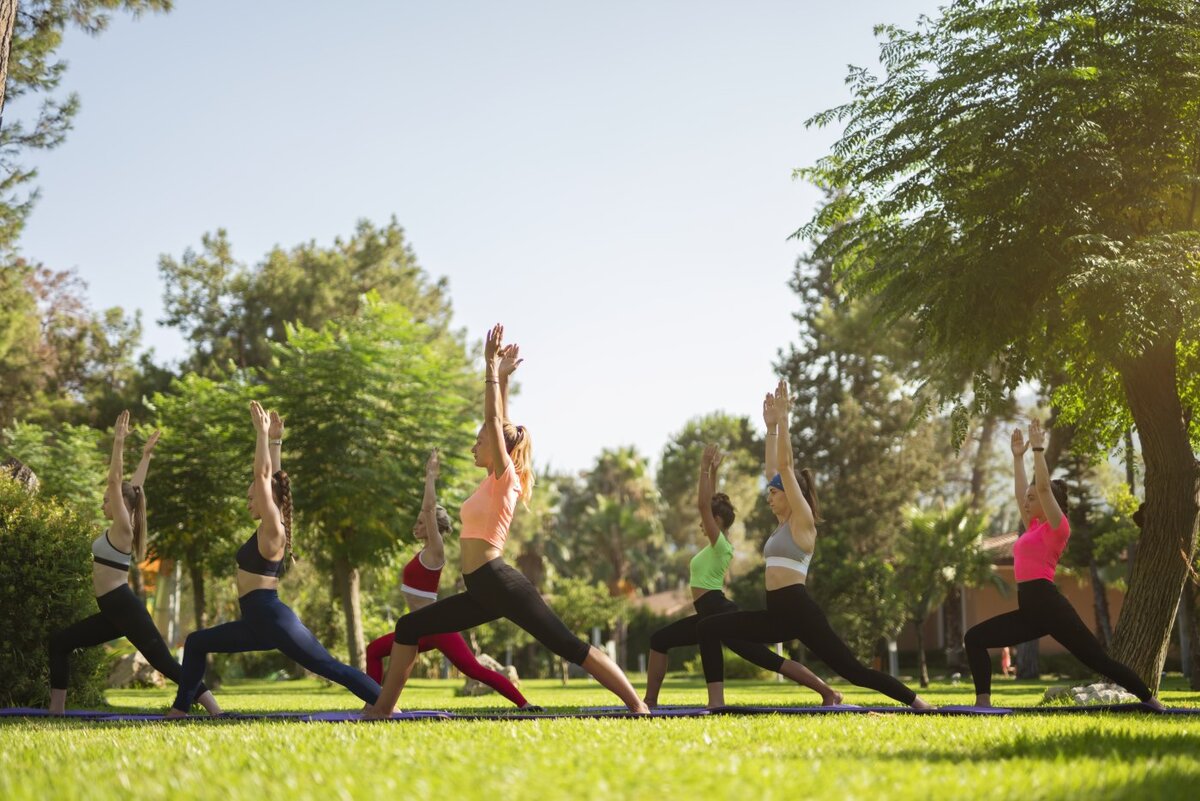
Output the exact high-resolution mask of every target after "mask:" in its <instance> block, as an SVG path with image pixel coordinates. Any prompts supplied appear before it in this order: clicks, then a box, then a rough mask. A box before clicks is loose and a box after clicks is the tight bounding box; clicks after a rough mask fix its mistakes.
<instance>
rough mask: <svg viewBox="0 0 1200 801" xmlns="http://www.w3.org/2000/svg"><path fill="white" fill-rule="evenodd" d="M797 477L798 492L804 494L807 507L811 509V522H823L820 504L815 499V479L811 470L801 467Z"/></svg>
mask: <svg viewBox="0 0 1200 801" xmlns="http://www.w3.org/2000/svg"><path fill="white" fill-rule="evenodd" d="M798 478H799V479H800V481H799V484H800V492H801V493H803V494H804V500H806V501H808V507H809V508H810V509H812V516H813V522H814V523H820V522H823V521H822V520H821V504H820V503H819V502H818V501H817V480H816V477H815V476H814V475H813V471H812V470H810V469H809V468H807V467H803V468H801V469H800V474H799V476H798Z"/></svg>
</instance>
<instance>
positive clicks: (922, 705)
mask: <svg viewBox="0 0 1200 801" xmlns="http://www.w3.org/2000/svg"><path fill="white" fill-rule="evenodd" d="M909 706H911V707H912V708H913V709H933V704H931V703H929V702H928V701H926V700H925V699H924V698H922V697H921V696H919V695H918V696H917V697H916V698H914V699H913V702H912V703H911V704H909Z"/></svg>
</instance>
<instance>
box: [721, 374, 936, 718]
mask: <svg viewBox="0 0 1200 801" xmlns="http://www.w3.org/2000/svg"><path fill="white" fill-rule="evenodd" d="M790 410H791V400H790V399H789V398H788V390H787V384H785V383H784V382H782V381H780V382H779V386H778V387H777V388H776V390H775V394H774V395H768V396H767V399H766V401H765V402H764V405H763V417H764V418H765V420H766V423H767V474H768V475H771V474H772V473H774V470H775V469H776V468H777V469H778V470H779V472H778V474H775V475H773V476H772V478H771V480H770V482H769V483H768V485H767V502H768V503H769V504H770V505H771V511H772V512H774V513H775V517H776V518H778V519H779V528H777V529H776V530H775V533H774V534H772V535H771V538H770V539H768V540H767V544H766V547H764V548H763V556H765V557H766V561H767V573H766V580H767V608H766V609H764V610H759V611H754V612H733V613H731V614H726V615H716V616H714V617H710V618H707V619H705V620H702V621H700V624H699V626H698V627H697V628H698V631H699V639H700V657H701V660H702V662H703V665H704V680H705V681H706V682H707V683H708V705H709V706H710V707H717V706H723V705H724V704H725V665H724V662H723V661H722V657H721V643H722V641H728V640H732V639H739V640H749V641H751V642H785V641H788V640H800V641H801V642H803V643H804V644H805V645H806V646H807V647H808V649H809V650H810V651H812V652H813V653H814V654H815V655H816V656H817V658H819V659H820V660H821V661H823V662H824V663H825V664H826V665H828V666H829V667H830V668H832V669H833V670H834V671H835V672H836V673H837V674H838V675H840V676H841V677H842V678H844V679H846V680H847V681H849V682H851V683H853V684H857V685H858V686H859V687H869V688H870V689H872V690H876V691H878V692H881V693H883V694H884V695H886V696H888V697H889V698H894V699H895V700H897V701H899V702H900V703H902V704H908V705H909V706H912V707H914V708H916V709H927V708H929V704H927V703H926V702H925V701H923V700H922V699H921V698H920V697H918V696H917V694H916V693H914V692H913V691H912V690H910V689H909V688H907V687H905V686H904V685H903V684H901V683H900V682H899V681H898V680H897V679H895V678H894V677H892V676H889V675H887V674H886V673H880V672H879V671H878V670H871V669H870V668H868V667H867V666H866V665H864V664H863V663H862V662H859V661H858V658H857V657H855V656H854V652H853V651H851V650H850V648H849V647H848V646H847V645H846V643H844V642H843V641H842V639H841V638H840V637H838V635H837V633H836V632H834V630H833V627H832V626H830V625H829V620H828V618H826V617H825V613H824V612H822V611H821V608H820V607H818V606H817V605H816V603H815V602H814V601H813V600H812V598H811V597H810V596H809V594H808V589H807V588H806V587H805V586H804V583H805V581H806V580H807V578H808V564H809V561H810V560H811V559H812V553H813V549H814V548H815V547H816V543H817V523H818V521H819V520H820V507H819V506H818V505H817V492H816V486H815V482H814V481H813V475H812V472H811V471H809V470H807V469H805V470H801V471H800V473H799V475H797V474H796V470H795V467H794V466H793V464H792V441H791V434H790V433H789V432H788V412H789V411H790ZM776 429H777V430H776ZM772 446H774V449H772ZM742 656H743V657H745V658H749V659H751V660H752V661H755V662H756V663H757V664H759V665H760V666H761V667H764V668H766V669H767V670H778V669H779V665H778V661H777V659H771V660H770V661H767V660H763V661H761V662H759V661H758V660H755V659H754V658H753V655H749V654H743V655H742Z"/></svg>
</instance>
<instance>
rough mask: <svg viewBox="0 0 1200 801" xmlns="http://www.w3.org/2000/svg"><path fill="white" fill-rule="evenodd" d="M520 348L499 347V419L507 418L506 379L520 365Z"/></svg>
mask: <svg viewBox="0 0 1200 801" xmlns="http://www.w3.org/2000/svg"><path fill="white" fill-rule="evenodd" d="M523 361H525V360H524V359H522V358H521V348H520V347H519V346H518V345H505V346H504V347H503V348H501V349H500V419H501V420H507V419H508V379H509V376H511V375H512V374H513V373H515V372H516V371H517V368H518V367H520V366H521V362H523Z"/></svg>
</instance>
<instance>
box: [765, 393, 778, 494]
mask: <svg viewBox="0 0 1200 801" xmlns="http://www.w3.org/2000/svg"><path fill="white" fill-rule="evenodd" d="M763 422H764V423H766V425H767V446H766V448H765V450H766V458H765V459H764V461H763V475H764V476H766V479H767V481H770V480H771V479H773V478H775V474H776V473H778V472H779V467H778V465H779V461H778V459H777V458H776V453H775V450H776V448H778V447H779V413H778V412H777V411H776V410H775V396H774V395H772V394H771V393H770V392H768V393H767V396H766V397H765V398H763Z"/></svg>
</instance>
